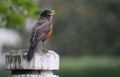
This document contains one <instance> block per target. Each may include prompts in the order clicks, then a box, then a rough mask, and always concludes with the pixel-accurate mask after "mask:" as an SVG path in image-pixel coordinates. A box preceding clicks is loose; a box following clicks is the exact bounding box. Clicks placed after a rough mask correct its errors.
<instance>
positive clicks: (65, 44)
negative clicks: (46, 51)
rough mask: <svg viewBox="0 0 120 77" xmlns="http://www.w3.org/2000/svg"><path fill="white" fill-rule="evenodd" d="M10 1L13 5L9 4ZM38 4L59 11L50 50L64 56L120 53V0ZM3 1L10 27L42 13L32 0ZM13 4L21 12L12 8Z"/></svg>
mask: <svg viewBox="0 0 120 77" xmlns="http://www.w3.org/2000/svg"><path fill="white" fill-rule="evenodd" d="M9 1H10V2H9ZM1 2H2V3H1ZM6 2H8V3H10V4H9V5H5V4H6ZM37 3H38V5H39V7H40V8H43V9H46V8H51V9H54V10H56V13H57V14H56V16H55V17H54V29H53V35H52V37H51V39H50V40H49V44H50V49H53V50H55V51H58V52H59V53H60V54H62V55H120V0H59V1H58V0H37ZM0 4H2V5H0V7H3V8H4V9H1V8H0V23H3V22H5V24H6V25H7V24H8V25H9V26H6V27H10V25H14V26H17V25H21V24H24V21H25V18H27V17H31V16H34V17H37V16H38V15H39V14H38V13H40V12H39V11H38V8H37V7H36V4H35V2H33V1H32V0H31V1H29V0H24V1H21V0H0ZM13 5H14V6H15V8H16V9H17V10H18V13H17V12H16V11H14V10H13V9H12V8H11V6H13ZM21 8H22V10H21ZM5 9H6V10H5ZM1 10H2V11H1ZM12 10H13V11H12ZM26 10H27V11H26ZM6 13H7V14H6ZM2 14H3V15H2ZM5 14H6V15H5ZM4 15H5V16H4ZM2 16H3V17H2ZM6 17H8V18H6ZM10 17H11V18H10ZM6 21H7V22H6ZM17 21H18V22H17ZM15 22H17V23H15ZM24 36H25V35H24ZM25 37H26V38H27V36H25ZM27 42H28V41H27ZM23 46H24V45H23Z"/></svg>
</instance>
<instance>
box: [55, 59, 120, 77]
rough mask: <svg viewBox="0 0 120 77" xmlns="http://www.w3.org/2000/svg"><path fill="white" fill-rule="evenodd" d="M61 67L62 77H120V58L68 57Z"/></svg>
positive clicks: (62, 60)
mask: <svg viewBox="0 0 120 77" xmlns="http://www.w3.org/2000/svg"><path fill="white" fill-rule="evenodd" d="M60 65H61V66H60V71H59V72H57V74H59V75H60V77H120V57H116V58H115V57H81V58H72V57H67V58H61V64H60Z"/></svg>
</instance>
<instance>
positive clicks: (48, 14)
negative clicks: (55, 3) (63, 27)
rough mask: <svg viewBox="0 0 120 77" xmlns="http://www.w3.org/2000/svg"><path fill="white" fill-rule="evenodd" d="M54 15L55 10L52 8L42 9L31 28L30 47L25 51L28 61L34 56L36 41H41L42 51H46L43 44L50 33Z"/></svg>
mask: <svg viewBox="0 0 120 77" xmlns="http://www.w3.org/2000/svg"><path fill="white" fill-rule="evenodd" d="M53 15H55V11H54V10H52V11H50V10H44V11H43V12H42V13H41V15H40V18H39V20H38V22H37V23H36V24H35V26H34V27H33V29H32V35H31V39H30V47H29V50H28V53H27V60H28V61H30V60H31V59H32V57H33V56H34V52H35V50H36V48H37V45H38V43H39V42H40V41H41V42H42V45H43V51H47V49H46V48H45V45H44V41H46V40H47V39H48V38H49V37H50V36H51V34H52V27H53V23H52V18H53Z"/></svg>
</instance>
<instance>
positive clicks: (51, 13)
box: [41, 10, 56, 19]
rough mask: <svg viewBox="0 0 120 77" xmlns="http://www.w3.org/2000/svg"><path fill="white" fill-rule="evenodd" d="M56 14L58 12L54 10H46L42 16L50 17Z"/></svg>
mask: <svg viewBox="0 0 120 77" xmlns="http://www.w3.org/2000/svg"><path fill="white" fill-rule="evenodd" d="M55 14H56V13H55V11H54V10H52V11H50V10H44V11H43V12H42V13H41V17H46V18H48V19H50V18H51V16H53V15H55Z"/></svg>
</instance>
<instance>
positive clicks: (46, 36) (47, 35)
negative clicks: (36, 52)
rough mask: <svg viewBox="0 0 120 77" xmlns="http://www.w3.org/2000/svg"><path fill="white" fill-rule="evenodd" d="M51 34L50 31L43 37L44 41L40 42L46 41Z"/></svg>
mask: <svg viewBox="0 0 120 77" xmlns="http://www.w3.org/2000/svg"><path fill="white" fill-rule="evenodd" d="M51 34H52V29H51V30H50V31H49V32H48V33H47V34H46V35H45V37H44V39H43V40H42V41H45V40H47V39H48V38H49V37H50V36H51Z"/></svg>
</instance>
